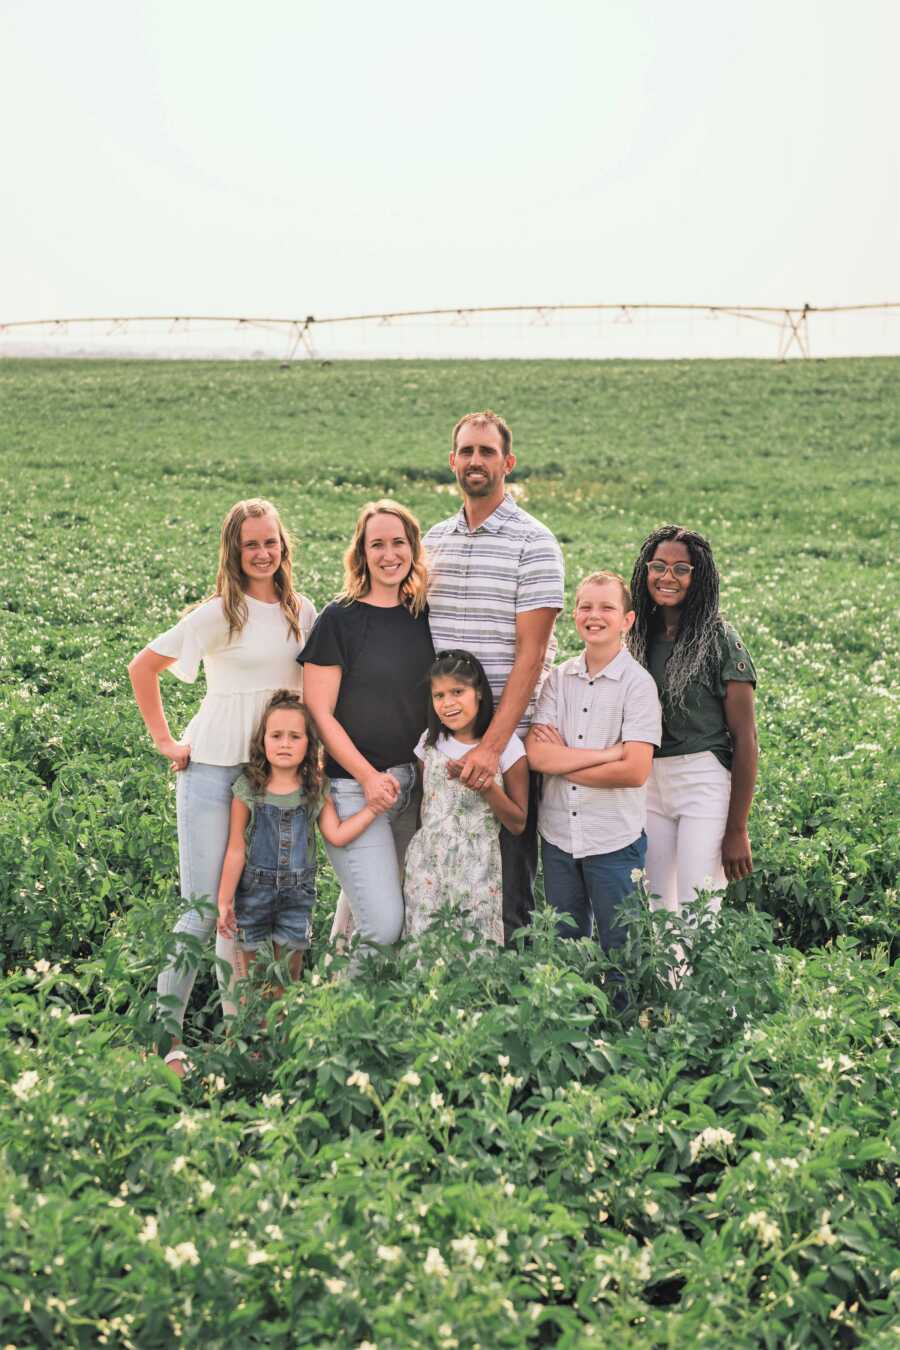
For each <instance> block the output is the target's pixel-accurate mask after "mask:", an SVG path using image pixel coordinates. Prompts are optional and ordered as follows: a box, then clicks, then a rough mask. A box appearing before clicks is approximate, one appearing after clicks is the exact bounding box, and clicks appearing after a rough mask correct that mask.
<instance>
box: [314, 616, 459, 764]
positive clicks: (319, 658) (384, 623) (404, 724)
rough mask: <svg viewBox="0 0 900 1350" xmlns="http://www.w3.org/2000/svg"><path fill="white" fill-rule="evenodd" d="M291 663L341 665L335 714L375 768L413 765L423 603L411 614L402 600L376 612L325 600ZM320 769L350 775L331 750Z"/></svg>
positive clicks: (424, 630)
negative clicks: (416, 612) (416, 615)
mask: <svg viewBox="0 0 900 1350" xmlns="http://www.w3.org/2000/svg"><path fill="white" fill-rule="evenodd" d="M297 660H298V661H299V662H300V664H301V665H305V663H306V662H307V661H308V662H310V664H311V665H314V666H340V668H341V671H342V674H341V687H340V691H339V693H338V699H337V704H336V706H335V709H334V715H335V718H336V719H337V721H338V722H339V723H340V724H341V726H342V727H343V729H344V731H346V733H347V735H348V736H349V737H350V739H351V741H352V742H353V744H354V745H355V746H356V748H357V750H358V751H359V753H360V754H361V755H365V757H366V759H367V760H368V761H369V763H370V764H371V765H372V766H373V767H374V768H376V769H378V770H379V771H380V772H384V770H385V769H390V768H391V767H392V766H393V765H395V764H409V763H412V762H413V747H414V746H415V744H416V742H417V741H418V739H419V737H420V736H421V734H422V732H423V731H424V729H425V722H426V718H427V711H428V698H429V693H430V691H429V688H428V678H427V677H428V671H429V668H430V667H431V663H432V662H433V661H434V644H433V643H432V641H431V632H430V630H429V627H428V610H427V608H426V609H425V610H424V611H423V613H421V614H420V615H419V616H418V618H414V617H413V615H412V614H410V612H409V610H408V609H407V608H406V606H405V605H394V606H392V607H391V608H390V609H383V608H381V606H379V605H367V604H365V603H363V602H361V601H359V600H351V601H350V602H349V604H345V603H343V602H340V601H337V600H332V602H331V604H329V605H326V606H325V608H324V609H323V610H322V613H321V614H320V615H319V617H318V618H317V619H316V622H315V623H314V625H313V628H312V632H311V633H310V635H309V639H308V641H307V643H306V646H305V647H304V648H303V650H302V651H301V652H300V655H299V656H298V657H297ZM325 772H326V774H327V775H328V777H329V778H350V777H351V776H352V775H351V774H350V773H348V771H347V770H346V769H345V768H344V767H343V765H341V764H339V763H338V762H337V760H335V759H333V758H332V756H331V755H327V756H326V760H325Z"/></svg>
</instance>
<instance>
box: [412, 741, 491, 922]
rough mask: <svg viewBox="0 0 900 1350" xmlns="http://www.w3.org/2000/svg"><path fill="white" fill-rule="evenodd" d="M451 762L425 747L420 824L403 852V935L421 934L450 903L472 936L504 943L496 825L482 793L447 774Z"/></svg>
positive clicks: (433, 749)
mask: <svg viewBox="0 0 900 1350" xmlns="http://www.w3.org/2000/svg"><path fill="white" fill-rule="evenodd" d="M450 762H451V761H450V760H449V759H448V757H447V756H446V755H445V754H443V753H442V752H441V751H440V750H439V749H438V748H437V746H434V745H427V746H425V751H424V760H423V771H422V785H423V792H422V824H421V827H420V828H419V829H418V830H417V831H416V833H415V834H414V835H413V837H412V839H411V840H410V842H409V848H408V849H407V852H406V881H405V884H404V887H403V894H404V898H405V900H406V928H405V932H406V936H407V937H416V936H417V934H419V933H423V932H424V931H425V929H426V928H427V927H428V926H429V924H430V923H431V921H432V919H433V918H434V915H435V912H436V911H437V910H438V909H440V907H441V906H442V905H446V904H451V905H452V906H453V907H454V909H458V910H459V911H460V912H462V913H465V915H466V919H467V922H466V924H465V928H466V931H467V932H468V934H469V935H470V936H475V935H480V936H481V937H484V938H488V939H489V940H490V941H491V942H496V943H498V944H499V945H500V946H502V945H503V875H502V870H501V864H500V824H499V821H498V820H497V818H496V816H495V815H494V813H493V811H492V810H491V808H490V807H489V806H488V804H487V802H486V801H485V800H484V798H483V797H482V796H481V794H480V793H478V792H473V791H472V789H471V788H467V787H464V786H463V785H462V783H460V782H459V780H458V779H456V778H451V777H450V776H449V774H448V773H447V766H448V764H449V763H450ZM497 782H498V783H500V784H501V785H502V783H503V775H502V774H501V773H499V772H498V773H497Z"/></svg>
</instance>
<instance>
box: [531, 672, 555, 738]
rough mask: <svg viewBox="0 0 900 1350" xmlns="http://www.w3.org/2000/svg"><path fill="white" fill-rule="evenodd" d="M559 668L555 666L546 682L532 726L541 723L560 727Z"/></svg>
mask: <svg viewBox="0 0 900 1350" xmlns="http://www.w3.org/2000/svg"><path fill="white" fill-rule="evenodd" d="M559 671H560V667H559V666H554V667H553V669H552V670H551V672H550V674H549V675H548V676H547V678H546V680H545V681H544V687H543V689H542V690H541V696H540V698H539V699H538V703H537V707H536V708H535V710H534V717H532V719H531V725H532V726H534V725H535V723H536V722H540V723H541V724H542V725H543V726H548V727H558V725H559V724H558V722H557V720H556V719H557V700H558V690H559Z"/></svg>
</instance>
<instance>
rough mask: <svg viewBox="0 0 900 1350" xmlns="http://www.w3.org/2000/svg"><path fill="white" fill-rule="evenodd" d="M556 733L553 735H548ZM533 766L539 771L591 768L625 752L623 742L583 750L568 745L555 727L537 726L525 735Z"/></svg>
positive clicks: (572, 770)
mask: <svg viewBox="0 0 900 1350" xmlns="http://www.w3.org/2000/svg"><path fill="white" fill-rule="evenodd" d="M548 733H552V734H548ZM525 749H526V750H527V752H528V764H529V767H530V768H532V769H534V771H535V772H536V773H546V774H560V773H563V774H567V773H572V772H574V771H575V770H577V769H590V768H594V767H595V766H596V765H598V764H611V763H613V762H614V761H615V760H618V759H621V758H622V755H623V753H624V751H623V746H622V742H621V741H617V742H616V744H615V745H611V746H609V747H608V748H607V749H605V750H599V749H592V748H591V747H590V746H586V747H584V748H583V749H582V748H577V747H574V746H570V745H566V743H565V741H564V740H563V738H562V736H561V735H560V734H559V732H558V731H557V730H556V728H555V727H548V726H545V725H540V726H533V727H532V728H531V730H530V731H529V732H528V735H527V736H526V737H525Z"/></svg>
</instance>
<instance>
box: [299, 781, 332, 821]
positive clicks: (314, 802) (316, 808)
mask: <svg viewBox="0 0 900 1350" xmlns="http://www.w3.org/2000/svg"><path fill="white" fill-rule="evenodd" d="M330 795H331V780H330V779H328V778H326V777H323V778H322V781H321V783H320V784H319V790H318V792H317V793H316V795H315V796H314V797H309V798H307V799H305V801H304V805H305V807H306V814H307V816H308V817H309V819H310V820H311V821H314V820H318V819H319V816H320V815H321V814H322V807H323V806H324V805H325V803H326V802H327V800H328V798H329V797H330Z"/></svg>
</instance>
